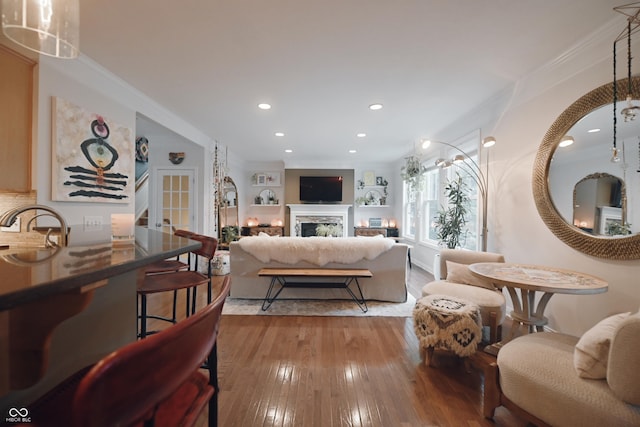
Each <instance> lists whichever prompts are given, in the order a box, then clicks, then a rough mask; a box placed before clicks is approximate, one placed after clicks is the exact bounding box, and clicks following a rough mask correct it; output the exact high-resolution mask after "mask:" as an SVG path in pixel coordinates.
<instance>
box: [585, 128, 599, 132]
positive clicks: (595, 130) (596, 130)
mask: <svg viewBox="0 0 640 427" xmlns="http://www.w3.org/2000/svg"><path fill="white" fill-rule="evenodd" d="M587 132H589V133H595V132H600V129H598V128H595V129H589V130H588V131H587Z"/></svg>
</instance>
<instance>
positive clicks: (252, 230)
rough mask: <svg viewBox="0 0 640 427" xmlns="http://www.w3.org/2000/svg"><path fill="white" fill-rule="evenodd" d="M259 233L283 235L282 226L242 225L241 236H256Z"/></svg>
mask: <svg viewBox="0 0 640 427" xmlns="http://www.w3.org/2000/svg"><path fill="white" fill-rule="evenodd" d="M260 233H266V234H268V235H269V236H284V227H275V226H270V227H260V226H256V227H242V235H243V236H257V235H258V234H260Z"/></svg>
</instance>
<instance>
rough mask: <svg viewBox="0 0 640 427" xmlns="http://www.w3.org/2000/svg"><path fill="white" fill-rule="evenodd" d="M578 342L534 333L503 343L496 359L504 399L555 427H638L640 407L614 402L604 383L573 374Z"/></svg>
mask: <svg viewBox="0 0 640 427" xmlns="http://www.w3.org/2000/svg"><path fill="white" fill-rule="evenodd" d="M577 342H578V338H577V337H573V336H570V335H566V334H560V333H554V332H538V333H533V334H528V335H524V336H522V337H518V338H516V339H514V340H512V341H510V342H508V343H507V344H505V345H504V346H503V347H502V348H501V349H500V352H499V353H498V358H497V362H498V370H499V372H500V388H501V389H502V392H503V394H504V395H505V396H506V397H507V398H508V399H509V400H511V401H512V402H513V403H515V404H516V405H518V406H519V407H520V408H522V409H524V410H525V411H527V412H529V413H530V414H532V415H534V416H536V417H538V418H539V419H541V420H542V421H544V422H545V423H547V424H549V425H552V426H555V427H563V426H571V427H573V426H638V425H640V407H637V406H633V405H629V404H627V403H625V402H624V401H622V400H621V399H619V398H618V397H616V396H615V395H614V393H613V391H612V390H611V388H609V385H608V384H607V381H606V380H591V379H584V378H580V377H579V376H578V375H577V374H576V371H575V369H574V367H573V350H574V348H575V345H576V343H577ZM636 356H637V354H636Z"/></svg>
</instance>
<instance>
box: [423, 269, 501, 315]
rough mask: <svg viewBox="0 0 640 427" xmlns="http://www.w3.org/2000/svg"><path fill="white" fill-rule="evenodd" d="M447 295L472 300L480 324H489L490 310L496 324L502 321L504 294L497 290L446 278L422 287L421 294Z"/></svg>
mask: <svg viewBox="0 0 640 427" xmlns="http://www.w3.org/2000/svg"><path fill="white" fill-rule="evenodd" d="M436 294H442V295H449V296H452V297H458V298H463V299H466V300H468V301H473V302H474V303H475V304H477V305H478V307H480V315H481V316H482V324H483V325H485V326H487V325H490V319H491V314H490V313H491V312H495V313H496V317H497V319H498V324H500V323H502V322H503V321H504V317H505V313H506V301H505V298H504V295H502V293H500V292H497V291H491V290H489V289H485V288H481V287H478V286H470V285H463V284H460V283H451V282H448V281H446V280H436V281H434V282H429V283H427V284H426V285H424V287H423V288H422V296H423V297H425V296H427V295H436Z"/></svg>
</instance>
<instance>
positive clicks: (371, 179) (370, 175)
mask: <svg viewBox="0 0 640 427" xmlns="http://www.w3.org/2000/svg"><path fill="white" fill-rule="evenodd" d="M362 177H363V180H364V185H376V174H375V173H374V172H373V171H365V172H364V174H363V176H362Z"/></svg>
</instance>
